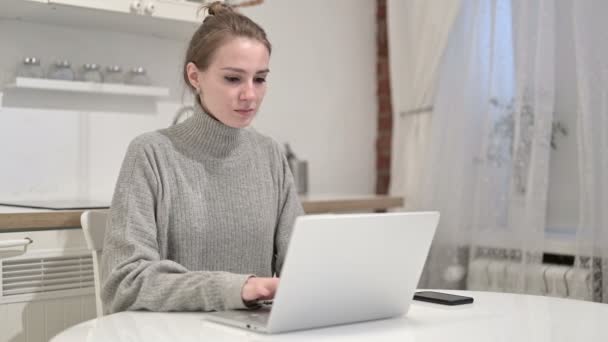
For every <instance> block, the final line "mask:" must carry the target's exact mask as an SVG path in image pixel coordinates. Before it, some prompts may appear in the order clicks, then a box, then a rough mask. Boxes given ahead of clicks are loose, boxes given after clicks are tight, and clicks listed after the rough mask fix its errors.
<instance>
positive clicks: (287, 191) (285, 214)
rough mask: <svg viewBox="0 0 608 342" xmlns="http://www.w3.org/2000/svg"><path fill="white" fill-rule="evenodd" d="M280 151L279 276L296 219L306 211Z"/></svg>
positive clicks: (276, 252) (277, 237)
mask: <svg viewBox="0 0 608 342" xmlns="http://www.w3.org/2000/svg"><path fill="white" fill-rule="evenodd" d="M278 149H279V151H278V152H279V158H280V161H281V162H280V163H279V165H280V171H279V172H280V174H281V175H282V177H280V178H279V179H280V180H281V184H279V189H280V194H279V201H280V202H279V219H278V221H277V227H276V230H275V232H276V233H275V242H274V245H275V264H274V270H275V272H276V274H277V276H280V275H281V269H282V268H283V262H284V261H285V254H286V253H287V247H288V245H289V239H290V237H291V232H292V230H293V225H294V223H295V220H296V217H298V216H301V215H304V209H303V208H302V203H301V201H300V196H299V195H298V191H297V189H296V185H295V182H294V179H293V175H292V174H291V170H290V169H289V164H288V163H287V158H285V156H284V155H283V153H282V152H281V151H280V147H278Z"/></svg>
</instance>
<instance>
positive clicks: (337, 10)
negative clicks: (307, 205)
mask: <svg viewBox="0 0 608 342" xmlns="http://www.w3.org/2000/svg"><path fill="white" fill-rule="evenodd" d="M374 8H375V6H374V2H372V1H367V0H357V1H352V0H340V1H331V2H327V1H322V0H314V1H296V0H293V1H284V0H267V1H265V2H264V4H263V5H262V6H259V7H254V8H248V9H245V10H244V12H245V13H246V14H249V15H251V17H252V18H253V19H254V20H256V21H258V22H259V23H260V24H261V25H262V26H263V27H265V28H266V31H267V33H268V35H269V38H270V40H271V42H272V43H273V48H274V50H273V55H272V58H271V65H270V68H271V74H270V77H269V92H268V94H267V98H266V100H265V103H264V105H263V107H262V109H261V111H260V113H259V116H258V118H257V119H256V121H255V122H254V126H255V127H256V128H257V129H258V130H260V131H261V132H263V133H265V134H268V135H270V136H272V137H273V138H275V139H276V140H277V141H279V142H280V143H284V142H286V141H288V142H289V143H290V144H291V145H292V147H293V149H294V150H295V152H296V153H297V154H298V155H299V156H300V157H302V158H304V159H307V160H308V161H309V173H310V179H309V189H310V192H311V193H313V194H315V193H371V192H372V191H373V188H374V184H373V182H374V174H375V171H374V138H375V132H376V98H375V22H374V17H375V13H374ZM188 38H189V37H186V38H185V39H184V40H183V41H171V40H163V39H158V38H153V37H147V36H140V35H133V34H126V33H115V32H106V31H99V30H90V29H84V28H69V27H58V26H49V25H42V24H34V23H25V22H16V21H6V20H4V21H3V20H0V51H1V53H0V81H2V84H5V83H6V82H10V80H11V78H12V77H13V76H14V69H15V66H16V65H17V64H18V63H19V62H20V60H21V58H22V57H24V56H30V55H33V56H38V57H39V58H41V59H42V62H43V65H45V66H46V65H48V64H49V63H51V62H52V61H54V60H56V59H58V58H67V59H69V60H71V61H72V63H73V64H74V65H75V66H80V65H82V63H86V62H95V63H99V64H101V65H109V64H119V65H122V66H125V67H128V66H133V65H143V66H144V67H146V68H147V69H148V72H149V73H150V75H151V77H152V79H153V81H154V83H155V84H157V85H162V86H168V87H170V89H171V95H170V98H169V99H167V100H165V101H164V102H162V103H159V104H158V108H157V110H151V111H149V112H147V113H138V112H129V110H123V112H120V113H119V112H115V111H95V112H88V111H83V109H81V110H57V109H54V110H46V109H41V107H40V106H39V105H38V103H39V102H41V100H40V99H41V96H42V95H44V94H33V97H32V99H31V101H32V102H31V103H32V104H36V105H32V106H29V107H34V108H14V107H10V108H7V107H3V108H0V200H7V199H8V200H17V199H57V198H75V197H92V198H95V199H109V198H110V196H111V194H112V191H113V188H114V183H115V179H116V176H117V173H118V169H119V167H120V164H121V162H122V158H123V156H124V152H125V149H126V146H127V144H128V142H129V141H130V140H131V139H132V138H133V137H135V136H136V135H138V134H140V133H142V132H145V131H150V130H154V129H157V128H161V127H166V126H167V125H169V123H170V122H171V119H172V116H173V114H174V112H175V110H176V109H177V108H178V107H179V104H180V102H182V101H185V102H188V97H187V96H186V97H185V100H184V93H185V90H184V87H183V85H182V84H181V71H180V70H181V63H182V56H183V51H184V47H185V44H186V41H187V39H188ZM7 94H8V93H7ZM7 98H8V95H7V96H5V99H4V100H5V101H4V102H5V104H6V103H7V101H6V100H7ZM62 99H63V98H62ZM66 101H70V102H71V101H79V102H83V101H88V100H86V99H84V100H83V98H74V97H72V98H68V99H67V100H66ZM90 101H91V103H93V102H95V101H97V102H99V100H98V99H95V98H91V99H90ZM107 101H110V102H112V103H118V104H121V102H120V101H122V99H121V98H119V97H116V98H110V99H108V100H107ZM125 106H126V104H125ZM26 107H28V106H26ZM92 107H94V106H92Z"/></svg>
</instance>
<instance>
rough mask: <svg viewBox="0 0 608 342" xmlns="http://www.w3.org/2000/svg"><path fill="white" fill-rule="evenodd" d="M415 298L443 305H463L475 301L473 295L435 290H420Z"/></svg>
mask: <svg viewBox="0 0 608 342" xmlns="http://www.w3.org/2000/svg"><path fill="white" fill-rule="evenodd" d="M414 300H420V301H423V302H430V303H435V304H443V305H461V304H470V303H473V297H466V296H458V295H453V294H449V293H441V292H434V291H419V292H416V293H415V294H414Z"/></svg>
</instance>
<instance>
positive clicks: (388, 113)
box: [376, 0, 393, 194]
mask: <svg viewBox="0 0 608 342" xmlns="http://www.w3.org/2000/svg"><path fill="white" fill-rule="evenodd" d="M376 75H377V79H376V83H377V84H376V95H377V97H378V113H377V117H378V132H377V136H376V193H377V194H387V193H388V187H389V184H390V179H391V139H392V132H393V108H392V104H391V87H390V74H389V60H388V35H387V23H386V0H376Z"/></svg>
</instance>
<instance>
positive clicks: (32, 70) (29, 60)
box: [17, 57, 44, 78]
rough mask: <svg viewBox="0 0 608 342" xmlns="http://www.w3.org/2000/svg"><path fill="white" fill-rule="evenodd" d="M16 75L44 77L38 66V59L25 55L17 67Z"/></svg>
mask: <svg viewBox="0 0 608 342" xmlns="http://www.w3.org/2000/svg"><path fill="white" fill-rule="evenodd" d="M17 77H33V78H42V77H44V71H43V70H42V66H40V59H38V58H36V57H25V58H24V59H23V61H22V62H21V64H20V65H19V67H18V68H17Z"/></svg>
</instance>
